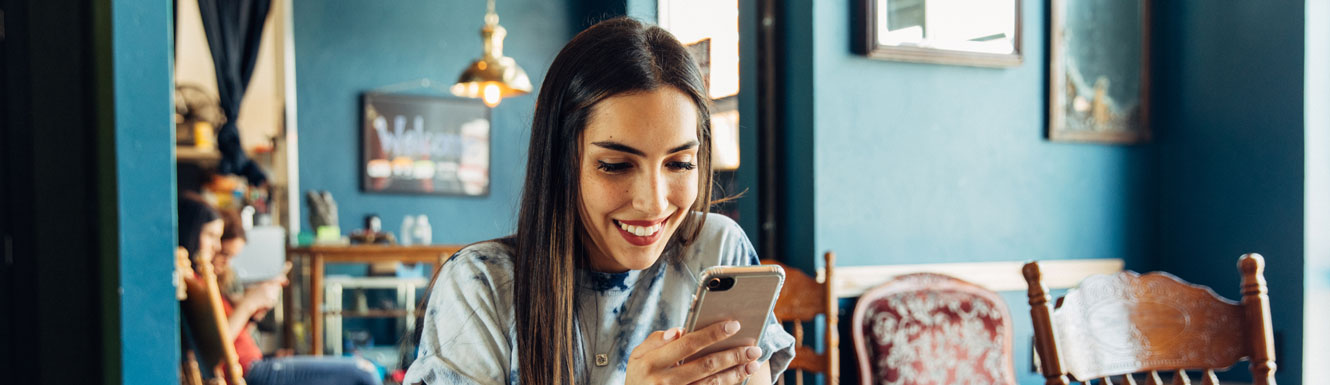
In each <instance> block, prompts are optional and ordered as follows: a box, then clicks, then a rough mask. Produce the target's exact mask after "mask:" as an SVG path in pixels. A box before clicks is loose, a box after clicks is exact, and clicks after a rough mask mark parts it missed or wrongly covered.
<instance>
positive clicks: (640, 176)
mask: <svg viewBox="0 0 1330 385" xmlns="http://www.w3.org/2000/svg"><path fill="white" fill-rule="evenodd" d="M697 124H698V122H697V106H696V105H694V104H693V102H692V99H690V98H689V97H688V96H687V95H685V94H684V93H683V92H682V91H679V90H678V89H675V88H673V87H660V88H658V89H656V90H652V91H646V92H637V93H631V94H625V95H616V96H612V97H609V98H606V99H605V100H602V101H601V102H600V103H598V104H597V105H596V106H595V107H593V108H592V111H591V115H590V116H589V118H588V122H587V127H586V129H585V130H584V131H583V132H582V138H581V152H582V157H581V158H582V159H581V171H580V182H581V184H580V186H581V190H582V196H581V200H582V217H583V218H584V219H585V220H584V221H583V222H584V226H585V227H586V232H587V236H588V238H590V239H591V242H592V243H593V244H592V245H591V246H592V247H590V250H589V252H590V258H591V267H592V268H593V269H596V270H598V271H604V272H623V271H626V270H629V269H632V270H641V269H645V268H647V267H649V266H651V265H652V264H654V263H655V262H656V259H658V258H660V254H661V252H663V251H664V250H665V244H666V243H667V242H668V241H669V240H670V237H671V236H673V235H674V232H675V231H678V229H679V224H680V223H681V222H683V219H684V217H685V216H686V215H688V211H689V208H691V207H692V206H693V202H694V201H696V200H697V187H698V183H699V178H700V172H699V170H698V159H697V156H698V155H697V149H698V145H699V143H698V137H697V127H698V126H697Z"/></svg>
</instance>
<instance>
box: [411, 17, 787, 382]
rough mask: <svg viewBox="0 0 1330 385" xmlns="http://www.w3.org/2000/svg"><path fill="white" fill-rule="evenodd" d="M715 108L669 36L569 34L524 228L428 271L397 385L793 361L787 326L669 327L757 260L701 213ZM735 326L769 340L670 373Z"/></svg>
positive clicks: (544, 105) (589, 378)
mask: <svg viewBox="0 0 1330 385" xmlns="http://www.w3.org/2000/svg"><path fill="white" fill-rule="evenodd" d="M708 103H709V99H708V97H707V93H706V90H705V88H704V87H703V84H702V79H701V77H700V75H699V71H698V69H697V66H696V65H695V64H694V62H693V61H692V58H691V57H690V56H689V54H688V53H687V51H686V50H685V49H684V47H683V46H682V45H681V44H680V43H679V42H678V41H677V40H675V39H674V37H673V36H671V35H670V34H669V33H668V32H666V31H665V30H663V29H660V28H658V27H654V26H648V25H644V24H642V23H640V22H638V21H635V20H632V19H627V18H618V19H612V20H608V21H604V22H601V23H599V24H596V25H595V26H592V27H591V28H589V29H587V30H586V31H583V32H582V33H580V34H578V35H577V36H576V37H574V38H573V40H572V41H571V42H569V43H568V45H567V46H565V47H564V48H563V50H562V51H561V52H560V53H559V55H558V56H557V57H556V58H555V59H554V63H553V64H551V65H550V70H549V73H548V74H547V75H546V78H545V81H544V84H543V85H542V86H541V91H540V96H539V97H538V99H537V101H536V112H535V116H534V119H533V123H532V128H531V145H530V147H529V150H528V156H529V159H528V161H527V170H526V172H527V174H526V185H525V190H524V191H523V194H522V205H521V212H520V213H519V214H518V221H517V222H518V223H517V225H518V227H517V232H516V234H514V235H512V236H510V237H507V238H502V239H498V240H494V241H488V242H482V243H478V244H474V245H471V246H468V247H467V248H465V249H463V250H462V251H460V252H458V253H457V254H456V255H454V256H453V257H452V258H451V259H450V260H449V261H448V262H447V263H445V264H444V265H443V266H442V267H441V268H440V269H439V272H438V273H437V275H436V276H435V278H434V282H433V283H432V288H431V289H430V294H429V296H428V298H427V299H426V301H427V304H426V311H425V316H424V322H423V326H424V328H423V332H422V334H421V338H420V342H419V351H418V353H419V354H418V357H417V358H416V360H415V361H414V362H413V363H412V365H411V367H410V368H409V369H408V371H407V374H406V378H405V383H408V384H414V383H420V382H424V383H429V384H461V383H481V384H518V383H520V384H528V385H550V384H611V383H613V384H623V383H628V384H657V383H660V384H664V383H669V384H688V383H695V382H700V383H715V384H737V383H742V382H743V381H744V380H746V379H749V378H750V377H751V378H752V379H753V381H751V382H750V383H752V384H759V383H768V384H769V383H771V380H772V379H773V378H775V377H776V376H777V375H779V374H780V373H781V372H782V371H783V370H784V368H785V366H786V365H787V364H788V363H789V361H790V359H792V358H793V356H794V348H793V345H794V339H793V338H792V337H791V336H790V335H789V334H787V333H786V332H785V331H784V329H782V328H781V327H780V325H778V324H776V323H774V322H770V321H769V322H768V323H767V324H765V325H739V324H738V323H737V322H733V321H731V322H723V323H719V324H715V325H709V326H705V327H703V328H701V329H699V330H698V331H696V332H692V333H684V332H683V331H682V330H681V329H680V328H679V326H682V325H683V323H684V321H685V320H684V318H685V317H686V315H687V312H688V307H689V305H690V304H691V296H692V294H693V290H694V289H695V288H696V287H697V284H698V279H699V278H698V277H699V276H701V272H702V271H703V270H705V269H706V268H709V267H711V266H716V265H749V264H756V263H758V262H757V254H756V252H755V251H754V250H753V247H752V245H751V244H750V243H749V241H748V239H747V238H746V237H745V235H744V233H743V231H742V230H741V229H740V228H739V227H738V226H737V225H736V224H735V223H734V222H733V221H731V220H729V219H728V218H725V217H723V216H719V215H711V214H708V208H709V206H710V205H711V203H712V201H711V196H710V191H711V190H710V187H711V183H712V182H711V164H710V161H711V146H710V143H711V137H710V126H709V120H710V112H709V111H708V108H709V107H708ZM740 328H765V331H766V333H765V335H764V337H763V339H762V340H761V341H758V343H757V345H756V346H749V347H740V348H736V349H731V350H728V351H722V352H719V353H715V354H712V355H710V356H706V357H703V358H699V359H697V360H694V361H689V362H682V363H681V361H683V360H684V359H685V358H687V357H689V356H690V355H692V354H693V353H694V352H697V351H700V350H701V349H703V348H705V347H707V346H709V345H711V344H713V343H715V342H717V341H720V340H722V339H724V338H725V337H727V336H729V335H732V334H734V333H735V332H737V331H738V330H739V329H740Z"/></svg>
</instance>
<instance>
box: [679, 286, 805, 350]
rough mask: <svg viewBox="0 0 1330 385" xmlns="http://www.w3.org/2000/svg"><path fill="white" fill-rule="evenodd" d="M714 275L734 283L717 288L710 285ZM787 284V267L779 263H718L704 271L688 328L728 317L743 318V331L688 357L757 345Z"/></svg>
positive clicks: (730, 318)
mask: <svg viewBox="0 0 1330 385" xmlns="http://www.w3.org/2000/svg"><path fill="white" fill-rule="evenodd" d="M712 278H733V279H734V285H733V286H732V287H730V288H729V289H727V290H722V291H717V290H713V289H711V288H709V287H708V285H707V283H708V282H710V281H711V279H712ZM784 284H785V270H783V269H781V268H780V266H775V265H757V266H717V267H713V268H710V269H707V270H706V271H705V272H703V273H702V280H701V282H699V284H698V286H697V291H696V292H695V293H694V294H693V306H692V307H691V308H690V309H689V311H688V321H687V323H686V324H685V325H684V329H685V330H687V331H690V332H691V331H693V330H696V329H697V328H704V327H707V326H709V325H711V324H713V323H716V322H720V321H724V320H736V321H739V325H740V327H741V328H740V329H739V333H737V334H735V335H733V336H730V337H729V338H726V339H724V340H721V341H720V342H717V343H715V344H712V345H711V346H709V347H707V348H706V349H703V350H702V351H700V352H697V353H696V354H693V355H692V356H690V357H688V358H687V359H685V361H691V360H693V359H695V358H698V357H702V356H706V355H708V354H711V353H715V352H718V351H722V350H727V349H732V348H737V347H740V346H749V345H757V341H760V340H761V339H762V332H763V331H764V330H765V329H766V323H767V316H768V315H769V314H771V310H772V308H774V307H775V306H776V298H777V297H778V296H780V288H781V285H784Z"/></svg>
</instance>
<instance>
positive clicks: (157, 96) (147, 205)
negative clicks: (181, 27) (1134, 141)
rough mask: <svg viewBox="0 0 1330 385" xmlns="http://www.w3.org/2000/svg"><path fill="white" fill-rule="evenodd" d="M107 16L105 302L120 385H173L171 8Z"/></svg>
mask: <svg viewBox="0 0 1330 385" xmlns="http://www.w3.org/2000/svg"><path fill="white" fill-rule="evenodd" d="M110 9H111V28H112V35H111V39H110V41H111V45H112V46H111V49H112V53H111V60H112V64H113V69H112V71H113V73H112V74H111V78H112V79H113V82H114V86H115V87H114V89H115V91H114V100H115V107H114V116H115V153H116V156H115V167H114V170H115V176H114V181H115V185H116V188H117V190H118V191H117V197H116V202H115V204H116V206H117V207H116V211H117V213H118V214H117V220H118V221H119V223H118V224H117V226H118V228H119V230H120V231H119V234H118V237H119V239H118V240H117V242H118V244H119V250H118V253H119V256H120V258H119V274H118V276H116V278H117V279H118V285H119V289H120V293H118V295H116V294H115V293H112V294H110V295H109V297H110V298H116V297H118V299H119V301H120V303H119V312H120V314H119V318H120V321H119V327H120V330H119V336H120V338H121V340H120V345H118V348H119V350H120V352H119V357H120V359H121V363H120V374H121V377H120V381H118V382H120V383H125V384H174V383H179V382H180V380H179V378H178V376H177V370H178V368H179V367H178V366H177V362H179V361H180V359H179V357H180V319H179V315H178V310H177V309H179V305H178V303H177V302H176V299H175V288H174V286H173V283H172V282H171V272H172V271H174V270H175V265H174V262H173V259H172V258H171V256H172V255H174V251H175V244H176V241H175V234H176V231H175V167H172V165H174V164H175V157H174V154H173V153H172V151H173V150H174V149H175V139H174V137H173V136H174V132H175V131H174V129H173V127H174V122H173V120H172V114H173V113H174V107H172V104H171V92H172V91H171V90H172V86H173V85H172V78H171V72H172V68H171V55H172V53H171V35H172V28H171V25H172V24H171V23H172V20H171V19H172V15H171V2H168V1H154V0H116V1H114V2H112V3H111V7H110ZM75 353H76V354H80V355H85V354H86V353H87V352H75ZM145 357H151V359H144V358H145ZM107 382H108V383H115V382H117V381H112V380H107Z"/></svg>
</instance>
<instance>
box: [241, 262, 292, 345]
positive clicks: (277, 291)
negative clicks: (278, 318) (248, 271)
mask: <svg viewBox="0 0 1330 385" xmlns="http://www.w3.org/2000/svg"><path fill="white" fill-rule="evenodd" d="M285 281H286V278H285V277H280V278H277V279H274V280H271V281H264V282H260V283H257V284H254V285H253V286H250V287H249V288H247V289H245V295H244V296H242V297H240V299H239V300H238V301H236V303H234V304H233V305H234V307H233V308H232V309H231V314H229V315H227V316H226V326H227V327H226V330H230V331H231V336H232V337H235V336H238V335H240V333H244V332H246V330H245V329H246V328H247V327H248V326H249V320H251V319H253V318H254V316H255V315H261V314H262V313H264V312H267V311H268V309H271V308H272V307H273V306H274V305H276V304H277V299H278V298H279V296H281V295H282V284H283V283H285Z"/></svg>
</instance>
